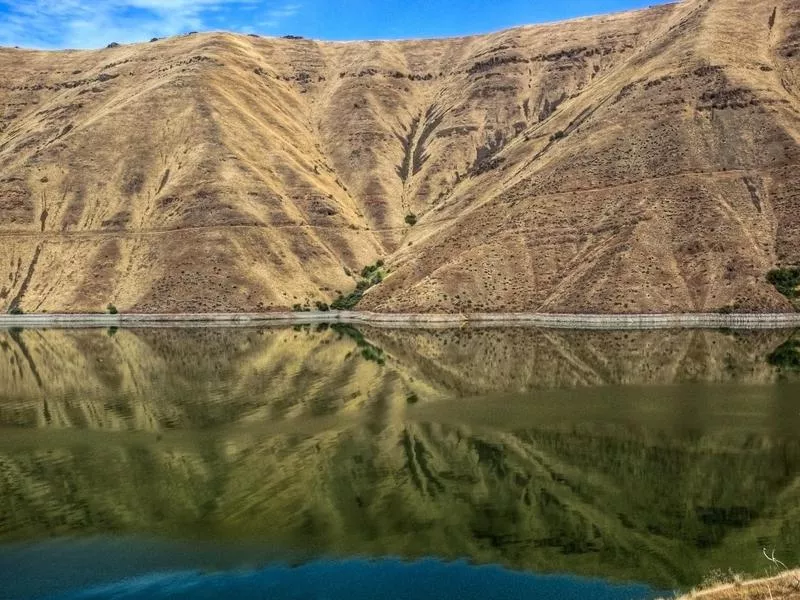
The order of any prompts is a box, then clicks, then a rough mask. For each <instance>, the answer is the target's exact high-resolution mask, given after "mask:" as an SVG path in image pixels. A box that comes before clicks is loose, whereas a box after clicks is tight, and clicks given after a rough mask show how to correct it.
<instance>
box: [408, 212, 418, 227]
mask: <svg viewBox="0 0 800 600" xmlns="http://www.w3.org/2000/svg"><path fill="white" fill-rule="evenodd" d="M406 223H408V224H409V225H411V226H412V227H413V226H414V225H416V224H417V215H415V214H414V213H408V214H407V215H406Z"/></svg>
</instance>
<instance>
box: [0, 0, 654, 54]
mask: <svg viewBox="0 0 800 600" xmlns="http://www.w3.org/2000/svg"><path fill="white" fill-rule="evenodd" d="M658 3H660V2H659V0H488V1H487V0H0V45H3V46H15V45H18V46H23V47H34V48H96V47H101V46H105V45H106V44H108V43H109V42H112V41H116V42H120V43H125V42H134V41H142V40H148V39H150V38H152V37H162V36H168V35H175V34H178V33H185V32H188V31H205V30H220V29H224V30H230V31H238V32H243V33H260V34H264V35H283V34H287V33H290V34H295V35H302V36H306V37H312V38H318V39H326V40H353V39H397V38H419V37H441V36H452V35H463V34H470V33H483V32H488V31H496V30H498V29H503V28H505V27H511V26H514V25H522V24H528V23H541V22H548V21H556V20H561V19H568V18H572V17H578V16H585V15H595V14H600V13H607V12H614V11H619V10H626V9H632V8H644V7H646V6H648V5H651V4H658Z"/></svg>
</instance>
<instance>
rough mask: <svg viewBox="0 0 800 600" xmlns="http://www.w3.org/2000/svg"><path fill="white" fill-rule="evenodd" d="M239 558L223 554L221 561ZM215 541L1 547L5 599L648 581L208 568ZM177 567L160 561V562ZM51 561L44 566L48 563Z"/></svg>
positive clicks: (474, 589) (592, 586)
mask: <svg viewBox="0 0 800 600" xmlns="http://www.w3.org/2000/svg"><path fill="white" fill-rule="evenodd" d="M231 550H232V554H233V555H234V556H231V557H227V558H225V557H222V554H223V553H224V552H221V553H220V555H218V556H216V558H217V559H222V560H223V562H229V561H235V560H236V558H235V555H236V553H237V551H236V549H231ZM209 552H210V550H209V549H208V548H206V549H203V548H200V549H197V550H193V549H190V548H189V547H188V546H180V545H169V544H163V543H152V542H145V541H143V540H133V539H126V540H121V539H118V540H105V539H94V540H90V541H75V542H67V541H62V542H56V543H45V544H41V545H34V546H18V547H16V548H12V549H10V550H9V549H6V550H5V551H0V573H3V574H2V575H0V585H2V587H3V590H4V596H3V597H4V598H10V599H19V600H22V599H34V598H48V599H53V600H99V599H103V600H106V599H114V598H120V599H122V598H124V599H126V600H138V599H140V598H141V599H145V598H146V599H155V600H158V599H161V598H170V599H178V600H180V599H184V598H185V599H187V600H188V599H191V600H203V599H207V598H208V599H211V598H231V597H235V598H239V599H240V600H247V599H250V598H264V599H270V600H283V599H293V600H300V599H306V598H308V599H312V598H313V599H329V600H337V599H342V600H362V599H363V600H366V599H372V598H404V599H412V600H414V599H418V600H442V599H444V598H458V599H459V600H472V599H474V600H491V599H498V600H501V599H503V600H505V599H512V598H514V599H516V598H525V599H536V598H548V599H549V598H558V599H559V600H573V599H574V600H585V599H586V598H592V600H640V599H642V600H645V599H648V598H653V597H655V596H656V595H657V594H656V593H655V592H654V591H653V590H652V589H650V588H648V587H646V586H642V585H624V584H620V585H615V584H611V583H606V582H603V581H597V580H591V579H583V578H577V577H570V576H542V575H533V574H528V573H521V572H516V571H511V570H508V569H504V568H501V567H497V566H480V567H479V566H472V565H469V564H467V563H465V562H451V563H444V562H440V561H437V560H422V561H418V562H404V561H400V560H395V559H386V560H342V561H333V560H331V561H326V560H321V561H314V562H310V563H307V564H303V565H299V566H287V565H275V566H269V567H265V568H258V569H241V570H238V569H233V570H225V571H206V570H204V569H202V568H201V567H199V565H200V564H203V563H206V564H208V562H207V561H209V560H213V558H214V557H212V556H211V555H210V554H209ZM156 564H161V565H171V567H170V568H163V567H162V568H160V569H159V568H155V567H154V565H156ZM44 567H46V568H44Z"/></svg>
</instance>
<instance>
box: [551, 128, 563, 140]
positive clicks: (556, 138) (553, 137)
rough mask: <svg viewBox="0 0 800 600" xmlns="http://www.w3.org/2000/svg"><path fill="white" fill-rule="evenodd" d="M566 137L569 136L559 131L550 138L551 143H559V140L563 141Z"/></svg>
mask: <svg viewBox="0 0 800 600" xmlns="http://www.w3.org/2000/svg"><path fill="white" fill-rule="evenodd" d="M565 137H567V134H566V133H564V132H563V131H560V130H559V131H556V132H555V133H554V134H553V135H551V136H550V141H551V142H555V141H558V140H563V139H564V138H565Z"/></svg>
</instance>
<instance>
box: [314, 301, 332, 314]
mask: <svg viewBox="0 0 800 600" xmlns="http://www.w3.org/2000/svg"><path fill="white" fill-rule="evenodd" d="M315 304H316V306H317V310H320V311H322V312H328V311H329V310H330V309H331V307H330V306H328V304H327V303H326V302H320V301H319V300H317V302H316V303H315Z"/></svg>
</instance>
